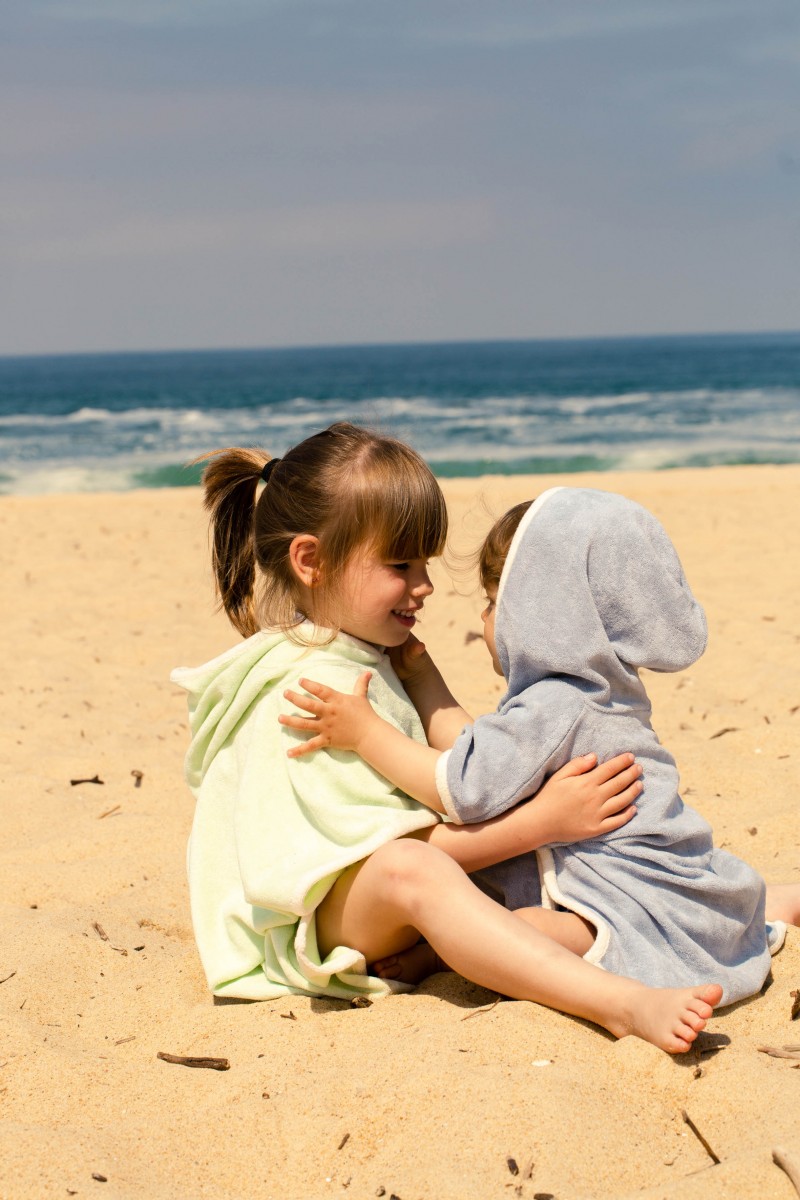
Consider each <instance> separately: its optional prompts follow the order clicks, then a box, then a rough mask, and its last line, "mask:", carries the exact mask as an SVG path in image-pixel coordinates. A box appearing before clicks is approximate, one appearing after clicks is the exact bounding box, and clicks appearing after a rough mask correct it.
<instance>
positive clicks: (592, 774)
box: [408, 754, 642, 873]
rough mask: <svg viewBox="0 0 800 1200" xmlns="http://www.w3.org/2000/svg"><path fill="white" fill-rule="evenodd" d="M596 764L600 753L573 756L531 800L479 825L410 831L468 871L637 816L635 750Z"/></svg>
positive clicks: (638, 786) (600, 832)
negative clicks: (579, 756)
mask: <svg viewBox="0 0 800 1200" xmlns="http://www.w3.org/2000/svg"><path fill="white" fill-rule="evenodd" d="M596 763H597V759H596V756H595V755H594V754H584V755H583V756H582V757H581V758H575V759H573V760H572V761H571V762H568V763H567V764H566V766H563V767H562V768H561V770H560V771H556V773H555V774H554V775H551V777H550V778H549V779H548V780H547V782H546V783H545V784H544V786H543V787H542V788H540V790H539V791H538V792H537V793H536V795H535V796H534V797H533V798H532V799H531V800H525V801H523V802H522V803H521V804H518V805H517V806H516V808H510V809H508V810H507V812H504V813H501V814H500V816H499V817H492V818H491V819H490V820H488V821H476V822H475V823H474V824H473V825H450V824H445V823H444V822H441V823H440V824H438V825H432V826H429V827H428V828H427V829H419V830H417V831H416V832H415V833H412V834H409V835H408V836H410V837H416V838H420V839H421V840H423V841H426V842H430V843H431V845H432V846H438V847H439V849H440V850H444V852H445V853H446V854H448V855H449V856H450V858H453V859H455V861H456V862H457V863H458V864H459V865H460V866H461V867H462V868H463V869H464V870H465V871H466V872H467V873H469V872H471V871H480V870H482V869H483V868H484V867H490V866H492V865H493V864H494V863H497V862H505V860H506V859H508V858H515V857H516V856H517V855H518V854H524V853H525V852H526V851H528V850H536V849H538V848H539V847H540V846H547V845H550V844H551V843H552V842H565V843H571V842H582V841H586V840H588V839H590V838H595V837H601V836H602V835H603V834H604V833H609V832H610V831H611V830H612V829H620V828H621V827H622V826H623V825H626V824H627V822H628V821H630V820H631V818H632V817H634V816H635V815H636V811H637V809H636V804H635V800H636V797H637V796H638V795H639V793H640V792H641V790H642V783H641V779H640V776H641V773H642V768H641V767H640V766H639V764H638V763H636V762H634V758H633V755H632V754H619V755H617V757H616V758H612V759H609V760H608V762H605V763H601V764H600V765H599V766H598V765H596Z"/></svg>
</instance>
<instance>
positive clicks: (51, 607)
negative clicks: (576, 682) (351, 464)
mask: <svg viewBox="0 0 800 1200" xmlns="http://www.w3.org/2000/svg"><path fill="white" fill-rule="evenodd" d="M553 483H562V484H563V483H572V484H577V485H578V486H597V487H601V488H604V489H607V490H612V491H619V492H622V493H623V494H625V495H627V496H630V497H632V498H633V499H636V500H639V501H641V502H642V503H644V504H645V505H647V506H648V507H649V508H650V509H652V511H653V512H655V513H656V515H657V516H658V517H659V518H660V519H661V520H662V521H663V523H664V524H665V526H666V528H667V530H668V531H669V533H670V534H671V536H672V538H673V540H674V542H675V544H676V546H677V548H678V550H679V553H680V554H681V557H682V559H683V562H684V566H685V568H686V572H687V575H688V577H689V580H690V582H691V584H692V587H693V589H694V591H695V593H696V594H697V596H698V598H699V599H700V600H701V601H702V603H703V604H704V605H705V607H706V611H707V614H708V618H709V624H710V631H711V637H710V646H709V649H708V651H707V653H706V655H705V657H704V658H703V659H702V660H701V661H700V663H698V664H697V665H696V666H695V667H693V668H691V669H690V670H689V671H688V672H685V673H683V674H681V675H678V676H663V677H659V676H651V677H649V679H648V687H649V688H650V691H651V694H652V697H653V701H654V724H655V727H656V730H657V731H658V732H659V734H660V736H661V738H662V740H663V741H664V742H665V743H666V744H667V745H668V746H669V747H670V749H671V750H672V751H673V752H674V754H675V756H676V758H677V760H678V764H679V767H680V769H681V775H682V784H683V791H684V794H685V795H686V797H687V801H688V802H689V803H691V804H693V805H694V806H695V807H697V808H698V809H699V810H700V811H701V812H702V813H703V814H704V815H705V816H706V817H707V818H708V819H709V820H710V822H711V823H712V825H713V826H714V830H715V836H716V840H717V842H718V844H720V845H722V846H725V847H727V848H728V849H729V850H731V851H732V852H734V853H736V854H739V855H741V856H742V857H743V858H745V859H747V861H748V862H750V863H752V864H753V865H754V866H755V867H756V868H757V869H758V870H759V871H761V872H762V873H763V875H764V876H765V877H766V879H767V880H769V881H780V880H787V881H798V880H800V805H799V804H798V791H797V784H798V772H797V767H798V760H799V758H800V748H799V747H798V733H800V671H799V670H798V659H799V658H800V554H798V544H799V539H798V516H797V511H798V505H797V496H798V494H800V467H796V466H788V467H741V468H739V467H736V468H719V469H712V470H703V471H696V472H693V471H688V470H676V471H672V472H661V473H652V474H651V473H626V474H619V475H608V474H604V475H597V476H589V475H580V476H577V477H572V478H570V477H564V476H560V477H558V478H557V479H549V478H541V477H537V478H536V479H521V478H514V479H484V480H458V481H453V482H448V483H446V485H445V490H446V494H447V498H448V502H449V504H450V507H451V513H452V524H453V535H454V540H455V542H456V543H457V544H459V545H461V546H462V547H463V546H465V545H470V544H474V543H475V542H476V541H477V540H478V538H479V537H480V534H481V533H482V531H483V530H484V529H485V528H486V527H487V524H488V522H489V520H490V518H491V517H493V516H496V515H498V514H499V513H500V512H502V511H503V510H504V509H505V508H506V507H507V506H508V505H509V504H511V503H513V502H515V501H517V500H520V499H525V498H529V497H531V496H533V495H535V494H537V493H538V492H540V491H542V490H543V489H544V488H545V487H547V486H549V485H551V484H553ZM484 501H485V503H484ZM486 505H488V508H487V507H486ZM0 537H1V538H2V546H3V558H4V565H3V579H4V587H3V595H2V605H3V613H2V626H3V644H4V646H5V652H4V656H3V658H4V675H3V681H2V686H1V687H0V691H2V718H0V719H1V720H2V738H3V745H4V752H3V756H2V768H1V769H2V796H3V801H2V804H3V808H2V812H3V841H2V880H3V885H2V945H0V1008H1V1010H2V1014H3V1019H2V1034H1V1035H0V1036H1V1037H2V1046H1V1047H0V1096H1V1098H2V1108H3V1117H4V1120H3V1124H2V1140H1V1141H0V1195H2V1197H3V1198H4V1200H19V1198H26V1197H39V1196H41V1197H51V1196H53V1197H64V1196H69V1195H74V1196H78V1197H88V1196H92V1197H106V1198H109V1200H110V1198H111V1197H115V1198H116V1197H137V1198H141V1197H154V1198H157V1200H161V1198H164V1200H166V1198H167V1197H169V1198H172V1197H187V1198H189V1197H245V1196H246V1197H276V1198H281V1200H304V1198H306V1197H308V1198H312V1200H316V1198H317V1197H337V1196H347V1197H374V1196H385V1197H387V1200H388V1198H389V1197H391V1196H395V1197H399V1200H420V1198H425V1200H470V1198H473V1197H474V1198H476V1200H478V1198H480V1200H486V1198H491V1197H515V1196H521V1197H525V1198H533V1197H537V1196H538V1197H540V1198H541V1197H544V1196H554V1197H556V1198H557V1200H572V1198H578V1197H596V1198H599V1197H625V1196H628V1195H629V1194H630V1195H633V1194H636V1195H637V1196H639V1197H669V1198H671V1200H679V1198H680V1200H690V1198H692V1200H694V1198H695V1197H697V1198H700V1197H702V1200H713V1198H716V1197H723V1196H730V1197H734V1196H735V1197H736V1198H737V1200H748V1198H751V1197H752V1198H755V1197H764V1196H769V1197H775V1198H776V1200H780V1198H782V1197H786V1198H787V1200H789V1198H790V1197H792V1196H794V1195H795V1190H794V1188H793V1186H792V1184H791V1182H790V1180H789V1177H788V1176H787V1175H786V1174H785V1173H784V1172H783V1171H782V1170H781V1169H779V1167H778V1166H776V1165H774V1164H773V1161H772V1154H771V1152H772V1149H773V1147H776V1146H781V1145H782V1146H784V1147H785V1148H786V1149H787V1150H788V1151H789V1152H790V1154H792V1155H794V1157H795V1159H796V1160H797V1161H798V1162H800V1117H799V1116H798V1114H799V1113H800V1069H797V1068H798V1064H797V1063H796V1062H792V1060H787V1059H780V1058H774V1057H770V1056H768V1055H766V1054H764V1053H759V1050H758V1047H761V1046H785V1045H790V1044H795V1045H797V1044H800V1020H798V1021H794V1022H793V1021H792V1020H791V1007H792V997H791V994H790V993H791V992H792V990H794V989H798V988H800V930H798V929H792V930H790V933H789V937H788V939H787V944H786V946H785V948H784V949H783V951H782V952H781V953H780V954H779V955H778V956H777V957H776V958H775V959H774V960H773V981H772V983H771V986H769V987H768V989H767V990H766V991H765V993H764V994H763V995H762V996H760V997H756V998H755V999H753V1000H751V1001H749V1002H746V1003H742V1004H740V1005H738V1006H736V1007H735V1008H733V1009H728V1010H723V1011H721V1012H719V1013H718V1014H715V1016H714V1018H713V1019H712V1021H711V1022H710V1025H709V1032H708V1034H706V1035H704V1036H703V1038H702V1039H701V1043H700V1050H699V1053H695V1052H692V1053H691V1054H689V1055H686V1056H683V1057H679V1058H670V1057H669V1056H668V1055H666V1054H663V1053H661V1052H660V1051H657V1050H655V1049H653V1048H652V1047H650V1046H647V1045H645V1044H643V1043H641V1042H637V1041H635V1040H633V1039H630V1038H629V1039H625V1040H622V1041H619V1042H617V1041H615V1040H614V1039H613V1038H611V1037H610V1036H609V1035H607V1034H605V1033H604V1032H602V1031H600V1030H599V1029H597V1028H595V1027H593V1026H591V1025H589V1024H588V1023H586V1022H583V1021H580V1020H576V1019H573V1018H570V1017H566V1016H562V1015H561V1014H559V1013H555V1012H551V1011H549V1010H547V1009H544V1008H541V1007H539V1006H536V1005H534V1004H530V1003H522V1002H507V1001H503V1002H502V1003H497V1004H494V1003H493V1002H494V1001H495V1000H496V996H495V994H494V993H492V992H488V991H485V990H483V989H481V988H479V987H476V986H473V985H472V984H469V983H466V982H464V981H463V980H461V979H459V978H457V977H456V976H455V975H452V974H440V975H436V976H434V977H432V978H431V979H430V980H428V981H427V982H426V983H425V984H424V985H423V986H421V987H420V988H419V989H418V990H417V991H416V992H415V993H413V994H409V995H403V996H398V997H391V998H389V999H386V1000H381V1001H377V1002H376V1003H374V1004H373V1005H372V1006H371V1007H368V1008H361V1009H354V1008H351V1007H349V1006H348V1005H347V1004H346V1003H343V1002H338V1001H322V1000H311V999H308V998H305V997H302V996H295V997H291V998H289V999H284V1000H281V1001H277V1002H271V1003H263V1004H238V1003H223V1004H219V1003H216V1004H215V1003H214V1002H213V1000H212V998H211V996H210V995H209V994H208V992H207V989H206V985H205V981H204V978H203V976H202V973H201V969H200V964H199V961H198V959H197V956H196V952H195V948H194V943H193V939H192V931H191V925H190V918H189V910H188V901H187V892H186V886H185V876H184V859H185V846H186V839H187V835H188V832H189V828H190V823H191V819H192V799H191V796H190V794H189V792H188V790H187V788H186V786H185V784H184V782H183V778H182V760H183V755H184V752H185V750H186V747H187V740H188V739H187V722H186V704H185V699H184V696H183V694H182V693H181V692H179V690H178V689H177V688H175V687H173V686H172V685H171V684H170V682H169V679H168V675H169V671H170V669H171V668H172V667H173V666H176V665H178V664H195V663H198V662H200V661H204V660H206V659H208V658H210V657H211V656H212V655H214V654H216V653H218V652H220V651H222V650H223V649H225V648H227V646H228V645H230V644H232V643H233V642H234V641H235V640H236V635H235V634H234V633H233V632H232V630H231V629H230V627H229V626H228V624H227V621H226V620H225V619H224V618H223V617H221V616H220V615H219V614H215V613H214V611H213V608H214V604H213V596H212V591H211V583H210V573H209V565H208V552H207V538H206V528H205V518H204V515H203V513H202V511H201V506H200V496H199V493H198V492H197V491H196V490H194V489H187V490H176V491H146V492H145V491H142V492H133V493H127V494H114V495H79V496H69V497H66V496H53V497H35V498H24V499H21V498H14V497H10V498H4V499H2V500H0ZM436 582H437V595H436V596H435V597H434V598H433V600H432V601H430V602H429V611H427V612H426V615H425V621H424V625H423V627H422V630H421V633H422V636H424V638H425V639H426V640H427V642H428V644H429V645H430V647H431V650H432V652H433V653H434V656H435V657H436V659H437V660H438V662H439V663H440V665H441V667H442V669H443V671H444V673H445V675H446V677H447V678H448V680H449V681H450V682H451V685H452V686H453V690H454V691H455V693H456V694H457V695H458V696H459V698H460V699H461V700H462V702H463V703H464V704H465V706H466V707H468V708H470V709H471V710H472V711H474V712H475V713H476V714H477V713H479V712H481V711H486V710H489V709H491V708H492V707H494V704H495V702H496V700H497V698H498V696H499V694H500V684H499V681H498V680H497V679H496V678H495V676H494V675H493V674H492V672H491V666H490V662H489V659H488V655H487V653H486V650H485V648H484V646H483V644H482V642H481V641H480V639H479V637H476V636H475V635H477V634H478V633H479V630H480V619H479V612H480V608H481V599H480V595H479V593H478V592H477V590H476V589H475V588H474V586H472V585H471V583H468V582H467V581H465V580H464V579H459V580H458V581H457V582H455V583H454V582H452V581H451V579H450V578H449V577H448V576H447V575H446V574H445V573H444V571H443V570H442V568H441V567H439V566H437V567H436ZM139 772H141V775H138V773H139ZM95 777H96V778H97V779H98V780H100V781H102V782H91V781H92V780H93V779H95ZM76 780H88V781H90V782H74V781H76ZM715 1046H718V1047H720V1048H718V1049H716V1050H714V1049H713V1047H715ZM159 1051H166V1052H170V1053H173V1054H178V1055H202V1056H224V1057H225V1058H227V1059H228V1060H229V1062H230V1070H228V1071H224V1072H222V1071H212V1070H190V1069H186V1068H185V1067H183V1066H179V1065H173V1064H170V1063H167V1062H164V1061H161V1060H159V1059H158V1058H157V1057H156V1056H157V1053H158V1052H159ZM682 1110H685V1111H686V1112H687V1113H688V1115H689V1116H690V1117H691V1119H692V1121H693V1122H694V1126H695V1127H696V1129H697V1130H699V1131H700V1133H701V1134H702V1136H703V1138H705V1140H706V1142H707V1144H708V1146H709V1147H710V1148H711V1150H712V1151H713V1154H714V1156H715V1157H716V1158H718V1159H719V1160H720V1161H719V1163H718V1165H714V1164H713V1160H712V1158H711V1157H710V1155H709V1152H708V1150H707V1149H706V1148H705V1146H704V1144H703V1142H702V1141H701V1139H700V1138H699V1137H698V1136H697V1135H696V1134H695V1132H693V1129H692V1128H691V1127H690V1126H689V1125H688V1124H687V1123H686V1122H685V1121H684V1119H683V1117H682Z"/></svg>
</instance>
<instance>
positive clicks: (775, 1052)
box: [756, 1046, 800, 1061]
mask: <svg viewBox="0 0 800 1200" xmlns="http://www.w3.org/2000/svg"><path fill="white" fill-rule="evenodd" d="M756 1050H758V1052H759V1054H768V1055H769V1056H770V1058H793V1059H795V1061H800V1052H798V1051H797V1050H796V1049H795V1048H794V1047H791V1046H783V1047H781V1046H756Z"/></svg>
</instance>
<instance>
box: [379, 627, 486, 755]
mask: <svg viewBox="0 0 800 1200" xmlns="http://www.w3.org/2000/svg"><path fill="white" fill-rule="evenodd" d="M389 658H390V660H391V663H392V666H393V667H394V670H395V674H396V675H397V677H398V679H400V681H401V682H402V684H403V687H404V688H405V690H406V692H407V693H408V697H409V699H410V700H411V703H412V704H413V705H414V708H415V709H416V710H417V713H418V714H419V719H420V721H421V722H422V728H423V729H424V730H425V737H426V738H427V740H428V745H429V746H433V747H434V748H435V749H436V750H449V749H450V747H451V746H452V745H453V742H454V741H455V740H456V738H457V737H458V735H459V734H460V733H461V730H462V729H463V728H464V726H465V725H471V724H472V717H471V716H470V715H469V713H468V712H466V711H465V709H463V708H462V707H461V705H460V704H459V703H458V701H457V700H456V699H455V697H454V696H453V693H452V692H451V691H450V689H449V687H448V686H447V684H446V683H445V681H444V678H443V677H442V674H441V672H440V670H439V668H438V667H437V666H436V664H435V662H434V661H433V659H432V658H431V656H430V654H429V653H428V651H427V650H426V648H425V645H424V643H423V642H420V641H419V640H418V638H416V637H414V634H413V633H412V634H410V635H409V637H408V638H407V639H406V641H405V642H403V644H402V646H397V647H395V648H393V649H392V650H390V651H389Z"/></svg>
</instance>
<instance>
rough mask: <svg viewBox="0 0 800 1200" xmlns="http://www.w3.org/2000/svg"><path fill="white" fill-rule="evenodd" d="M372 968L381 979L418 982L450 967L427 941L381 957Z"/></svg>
mask: <svg viewBox="0 0 800 1200" xmlns="http://www.w3.org/2000/svg"><path fill="white" fill-rule="evenodd" d="M371 970H372V973H373V974H374V975H377V976H378V978H379V979H394V980H396V981H397V982H398V983H410V984H417V983H422V980H423V979H427V978H428V976H429V975H434V974H435V973H436V972H437V971H449V970H450V968H449V967H448V966H447V965H446V964H445V963H443V962H442V960H441V959H440V958H439V955H438V954H437V953H436V951H435V950H434V948H433V946H430V945H428V943H427V942H417V944H416V946H412V947H411V948H410V949H409V950H401V951H400V952H399V953H398V954H388V955H387V956H386V958H379V959H378V961H377V962H374V963H373V964H372V966H371Z"/></svg>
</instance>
